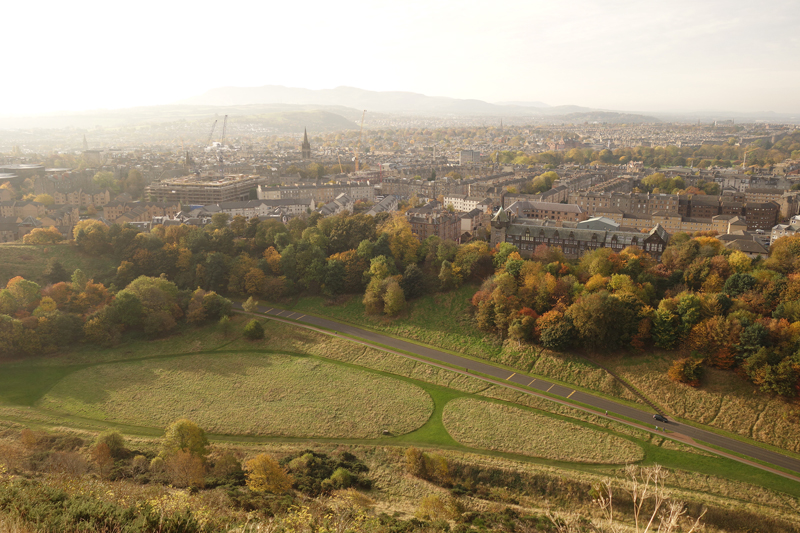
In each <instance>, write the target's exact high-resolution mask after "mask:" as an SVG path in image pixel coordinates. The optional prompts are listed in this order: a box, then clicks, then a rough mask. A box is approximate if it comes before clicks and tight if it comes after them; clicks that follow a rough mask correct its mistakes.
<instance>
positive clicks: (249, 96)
mask: <svg viewBox="0 0 800 533" xmlns="http://www.w3.org/2000/svg"><path fill="white" fill-rule="evenodd" d="M175 103H176V104H188V105H220V106H227V105H249V104H295V105H340V106H344V107H350V108H354V109H368V110H370V111H376V112H380V113H400V114H405V113H408V114H432V113H437V114H442V113H443V114H452V115H494V116H500V115H508V116H531V117H543V116H547V115H562V114H566V113H576V112H589V111H608V110H604V109H595V108H589V107H583V106H576V105H562V106H550V105H548V104H545V103H543V102H509V103H502V104H495V103H490V102H486V101H484V100H479V99H476V98H466V99H465V98H451V97H447V96H427V95H425V94H422V93H416V92H410V91H370V90H367V89H359V88H357V87H349V86H339V87H335V88H333V89H304V88H300V87H286V86H284V85H262V86H259V87H235V86H226V87H217V88H214V89H210V90H208V91H206V92H205V93H203V94H201V95H197V96H192V97H189V98H185V99H183V100H179V101H177V102H175ZM653 118H655V117H653Z"/></svg>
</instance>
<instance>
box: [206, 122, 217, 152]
mask: <svg viewBox="0 0 800 533" xmlns="http://www.w3.org/2000/svg"><path fill="white" fill-rule="evenodd" d="M216 127H217V121H216V120H215V121H214V123H213V124H212V125H211V133H209V134H208V142H207V143H206V146H209V145H211V139H213V138H214V128H216Z"/></svg>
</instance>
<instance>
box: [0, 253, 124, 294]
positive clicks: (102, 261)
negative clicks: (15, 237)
mask: <svg viewBox="0 0 800 533" xmlns="http://www.w3.org/2000/svg"><path fill="white" fill-rule="evenodd" d="M51 258H56V259H58V260H59V261H60V262H61V264H62V265H64V268H65V269H66V271H67V272H68V273H70V274H72V272H73V271H74V270H75V269H76V268H80V269H81V270H83V272H84V273H85V274H86V275H87V276H88V277H89V278H90V279H100V277H101V276H104V275H106V274H107V273H108V272H110V270H111V269H112V268H115V267H116V264H114V263H113V261H112V260H110V259H109V258H106V257H95V256H88V255H84V254H81V253H80V252H78V250H77V248H75V247H74V246H72V245H69V244H58V245H50V246H38V245H32V244H0V287H5V286H6V283H8V280H10V279H11V278H13V277H14V276H23V277H24V278H25V279H29V280H31V281H35V282H36V283H39V284H40V285H42V286H44V285H45V282H44V280H43V279H42V273H43V272H44V270H45V269H46V268H47V262H48V261H49V260H50V259H51Z"/></svg>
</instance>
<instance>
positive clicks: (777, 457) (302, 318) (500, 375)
mask: <svg viewBox="0 0 800 533" xmlns="http://www.w3.org/2000/svg"><path fill="white" fill-rule="evenodd" d="M259 311H260V312H261V313H264V314H267V315H269V316H275V317H280V318H284V319H289V320H293V321H295V322H300V323H302V324H307V325H309V326H315V327H319V328H324V329H328V330H332V331H337V332H340V333H344V334H346V335H351V336H353V337H358V338H360V339H363V340H365V341H367V342H370V343H375V344H381V345H383V346H388V347H390V348H393V349H395V350H400V351H404V352H408V353H412V354H417V355H419V356H422V357H424V358H427V359H432V360H434V361H439V362H441V363H444V364H446V365H450V366H455V367H459V368H463V369H466V370H468V371H470V372H479V373H481V374H485V375H487V376H491V377H493V378H496V379H497V380H499V381H503V382H508V383H509V385H510V384H514V385H521V386H524V387H528V388H532V389H534V390H539V391H542V392H546V393H548V394H551V395H554V396H556V397H562V398H568V399H570V400H574V401H576V402H580V403H583V404H585V405H589V406H591V407H594V408H596V409H597V410H599V411H601V413H602V412H603V411H608V412H609V413H616V414H617V415H621V416H625V417H627V418H630V419H633V420H636V421H637V422H639V423H641V424H642V425H646V426H648V427H650V428H651V429H654V428H655V426H656V425H658V426H659V427H664V426H665V425H664V424H662V423H657V422H656V421H655V420H653V415H652V413H649V412H646V411H642V410H639V409H636V408H635V407H631V406H628V405H624V404H620V403H617V402H614V401H612V400H608V399H606V398H603V397H600V396H595V395H593V394H588V393H586V392H583V391H576V390H575V389H573V388H571V387H566V386H564V385H559V384H556V383H553V382H550V381H547V380H544V379H540V378H535V379H534V378H532V377H531V376H527V375H525V374H517V373H515V372H512V371H509V370H506V369H503V368H498V367H496V366H494V365H492V364H490V363H483V362H480V361H474V360H472V359H467V358H465V357H460V356H458V355H453V354H451V353H447V352H443V351H441V350H437V349H435V348H429V347H427V346H420V345H419V344H414V343H411V342H407V341H404V340H400V339H395V338H393V337H389V336H386V335H382V334H380V333H375V332H373V331H369V330H365V329H361V328H359V327H356V326H351V325H350V324H344V323H342V322H337V321H335V320H330V319H327V318H320V317H316V316H309V315H305V314H303V313H302V312H296V311H287V310H284V309H279V308H271V307H269V306H262V307H260V308H259ZM666 428H667V429H668V430H669V431H672V432H674V433H678V434H681V435H685V436H686V437H690V438H691V439H695V440H699V441H703V442H706V443H708V444H712V445H714V446H719V447H720V448H724V449H726V450H730V451H732V452H736V453H739V454H742V455H745V456H748V457H752V458H754V459H758V460H760V461H764V462H767V463H770V464H773V465H777V466H780V467H783V468H786V469H789V470H792V471H794V472H797V473H800V460H797V459H793V458H791V457H787V456H785V455H782V454H780V453H776V452H771V451H769V450H765V449H763V448H759V447H758V446H753V445H752V444H747V443H745V442H741V441H739V440H736V439H732V438H729V437H725V436H722V435H719V434H717V433H712V432H711V431H706V430H704V429H699V428H696V427H694V426H689V425H686V424H681V423H679V422H674V421H670V422H669V424H666Z"/></svg>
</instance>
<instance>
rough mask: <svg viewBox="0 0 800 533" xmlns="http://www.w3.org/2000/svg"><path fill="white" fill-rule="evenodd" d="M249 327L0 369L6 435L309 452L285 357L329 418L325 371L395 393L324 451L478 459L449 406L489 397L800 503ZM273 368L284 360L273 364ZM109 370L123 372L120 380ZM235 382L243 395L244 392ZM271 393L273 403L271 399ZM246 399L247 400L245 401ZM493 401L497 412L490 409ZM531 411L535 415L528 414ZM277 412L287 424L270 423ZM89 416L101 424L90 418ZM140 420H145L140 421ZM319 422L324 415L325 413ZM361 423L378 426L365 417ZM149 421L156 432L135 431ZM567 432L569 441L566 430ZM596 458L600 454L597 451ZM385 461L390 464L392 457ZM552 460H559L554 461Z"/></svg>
mask: <svg viewBox="0 0 800 533" xmlns="http://www.w3.org/2000/svg"><path fill="white" fill-rule="evenodd" d="M247 320H249V318H248V317H244V316H241V315H238V316H236V317H234V319H233V321H232V322H233V333H232V334H230V335H229V336H227V337H226V336H225V335H223V334H222V332H221V331H219V328H218V327H217V326H216V325H214V324H210V325H207V326H206V327H204V328H201V329H185V330H180V331H178V332H177V333H176V334H175V335H172V336H170V337H168V338H165V339H160V340H156V341H145V340H141V339H137V338H135V337H130V336H128V337H126V339H125V342H124V343H123V345H121V346H119V347H117V348H114V349H110V350H102V349H97V348H93V347H89V346H84V347H80V348H78V349H76V350H75V351H73V352H69V353H67V354H60V355H51V356H46V357H41V358H30V359H26V360H20V361H17V362H14V363H3V364H0V429H2V428H3V427H6V428H8V429H7V430H5V431H12V432H14V431H16V432H17V433H18V432H19V429H20V428H21V427H32V428H34V429H44V430H56V431H68V432H72V433H76V432H77V433H78V434H80V435H81V436H86V438H89V439H91V438H93V435H94V434H96V432H98V431H102V430H104V429H107V428H113V429H117V430H119V431H121V432H123V433H124V434H126V435H127V436H129V437H130V438H135V439H138V440H140V441H142V442H149V443H150V444H148V445H150V446H155V444H154V443H155V441H154V440H148V439H156V438H158V437H159V436H160V435H161V433H162V428H163V427H164V426H165V425H166V424H167V423H169V422H171V421H172V420H173V419H174V418H177V417H178V416H187V417H189V418H190V419H193V420H195V421H197V422H198V423H200V424H201V426H203V427H205V429H206V430H207V431H208V432H209V433H210V434H211V437H212V439H213V440H214V442H215V444H216V445H224V443H228V444H231V443H236V445H241V446H245V447H253V446H262V445H264V444H265V443H266V442H271V443H272V444H271V445H274V446H280V445H281V444H280V442H286V443H287V444H286V445H289V444H288V443H293V442H294V443H295V444H294V445H300V446H307V445H310V444H312V443H313V442H322V441H324V440H325V438H324V437H322V436H316V437H308V438H304V437H303V435H309V434H311V433H309V432H308V431H307V426H308V425H309V424H310V423H311V422H309V421H308V420H305V421H304V420H301V418H303V417H305V418H306V419H308V418H309V417H316V416H317V415H315V414H314V412H313V410H312V408H308V409H307V410H305V411H304V410H303V409H305V408H307V407H308V405H307V404H305V403H304V402H306V401H307V399H308V398H299V399H295V398H292V397H289V396H286V397H283V398H280V399H278V401H277V402H276V401H273V402H269V401H268V400H270V399H274V398H275V397H279V396H280V394H281V393H282V392H284V391H282V390H281V389H280V387H268V386H267V384H269V383H270V379H272V378H275V377H276V376H277V377H280V378H281V379H283V377H284V376H290V373H282V372H284V370H283V369H282V366H283V364H284V363H283V361H284V360H285V361H287V363H286V364H289V363H288V361H295V362H296V361H302V362H301V363H296V364H295V363H293V364H295V367H296V368H295V369H294V370H295V372H294V373H293V376H294V377H295V378H296V379H298V380H300V381H306V380H310V381H311V382H312V383H314V387H322V389H319V388H317V389H316V390H315V391H312V394H319V396H317V398H321V400H320V402H321V403H322V405H324V406H325V407H326V408H327V406H328V405H331V406H332V409H335V408H336V406H337V405H341V402H342V400H341V398H340V399H335V398H334V400H335V401H334V400H331V399H330V398H329V395H328V393H329V388H330V386H332V382H331V380H330V377H329V376H327V374H326V377H325V378H324V379H320V376H321V372H318V371H317V370H318V369H322V370H323V371H324V369H327V368H328V367H335V368H336V371H335V372H336V373H337V374H336V375H341V376H343V379H342V380H340V381H337V382H335V383H336V384H342V383H345V384H348V385H349V384H352V383H359V382H360V380H361V379H362V376H363V375H364V374H367V375H369V376H371V378H373V379H374V380H375V382H382V381H383V380H386V383H389V384H390V387H389V388H388V390H387V388H385V387H384V388H383V389H381V388H380V387H378V386H377V385H376V387H375V388H374V389H373V390H376V391H379V392H380V395H379V397H378V398H377V400H376V399H375V398H373V397H369V398H366V399H364V398H361V399H354V398H353V397H351V401H350V402H346V401H345V402H343V403H344V407H343V408H342V410H340V411H339V412H338V413H336V414H337V415H338V416H339V418H327V419H325V418H322V419H320V420H314V421H313V424H315V426H314V427H317V428H322V431H325V432H326V433H327V432H328V431H329V430H330V429H329V428H333V430H332V431H331V432H330V433H327V434H332V435H340V436H339V437H333V438H332V439H331V441H329V444H328V445H331V446H336V445H337V443H338V444H341V445H347V446H358V445H363V446H364V447H365V449H366V448H369V447H370V446H372V448H370V449H382V450H392V449H394V450H397V453H400V454H401V455H400V456H402V449H403V447H404V446H408V445H414V446H421V447H427V448H436V449H439V450H447V453H456V452H459V451H461V452H468V451H469V453H473V452H478V450H477V449H474V448H473V449H471V450H469V449H467V448H465V446H467V444H460V443H459V442H458V441H457V440H454V438H453V436H455V435H453V436H451V435H450V434H449V433H448V431H447V429H446V428H445V423H444V417H445V408H446V407H447V406H448V404H450V403H453V402H456V403H453V405H456V406H457V405H458V403H457V402H462V401H467V400H469V401H476V402H481V403H483V402H485V401H486V400H482V399H481V397H482V396H485V397H489V398H494V399H497V400H501V401H502V402H514V403H519V404H521V405H523V406H525V407H523V408H520V409H518V411H519V412H521V413H522V414H523V415H525V416H526V417H527V416H528V415H536V416H539V417H544V418H545V419H547V421H546V422H545V423H543V424H540V425H541V426H542V427H550V426H549V425H548V424H550V423H555V424H564V425H565V427H572V428H575V429H573V430H569V431H575V432H577V434H579V435H583V436H585V437H586V439H585V440H586V441H588V442H590V443H591V446H592V447H596V443H597V442H605V441H606V440H608V439H609V438H612V440H613V439H620V440H621V441H622V442H624V443H628V444H630V445H633V448H634V450H639V451H637V452H636V453H637V454H638V455H636V457H642V456H643V457H644V458H643V459H642V461H641V462H642V464H652V463H659V464H662V465H664V466H666V467H668V468H670V469H675V470H684V471H687V472H690V473H696V474H697V475H699V476H710V477H709V479H712V478H719V479H723V478H727V479H728V480H731V483H734V482H735V483H741V484H743V486H745V485H744V484H746V483H750V484H755V485H759V486H761V487H765V489H764V490H776V491H781V492H784V493H787V494H791V495H793V496H796V497H800V486H798V485H797V484H796V483H793V482H791V481H788V480H786V479H785V478H780V477H778V476H776V475H774V474H770V473H767V472H764V471H762V470H758V469H756V468H754V467H750V466H746V465H742V464H741V463H737V462H735V461H732V460H727V459H722V458H719V457H716V456H710V455H708V454H702V453H696V451H695V450H694V449H692V448H688V447H686V446H684V445H680V444H676V443H673V442H672V441H668V440H662V439H661V438H660V437H654V436H653V435H651V434H648V433H646V432H642V431H640V430H637V429H635V428H630V427H628V426H625V425H622V424H620V423H618V422H614V421H612V420H608V419H606V418H605V417H602V416H595V415H591V414H589V413H584V412H582V411H579V410H578V409H575V408H573V407H569V406H562V405H559V404H556V403H554V402H552V401H550V400H547V399H544V398H538V397H533V396H529V395H524V394H522V393H519V392H516V391H513V390H510V389H505V388H502V387H496V386H491V385H488V384H486V383H485V382H481V381H480V380H478V379H477V378H475V377H474V376H467V375H462V374H459V373H457V372H454V371H451V370H445V369H437V368H434V367H431V366H429V365H426V364H424V363H417V362H415V361H411V360H409V359H407V358H404V357H402V356H399V355H394V354H389V353H386V352H382V351H379V350H376V349H372V348H366V347H364V346H362V345H359V344H356V343H354V342H352V341H349V340H347V339H343V338H333V337H330V336H328V335H324V334H321V333H317V332H314V331H309V330H305V329H301V328H297V327H294V326H291V325H288V324H284V323H279V322H276V321H272V320H264V325H265V330H266V335H267V338H266V339H265V340H263V341H257V342H250V341H246V340H244V339H242V338H240V337H238V335H239V333H240V332H241V329H242V328H243V325H244V323H245V322H246V321H247ZM305 354H308V355H305ZM253 361H256V363H253ZM271 361H272V362H271ZM276 361H277V363H274V364H273V362H276ZM309 363H310V364H311V365H312V366H314V365H319V366H315V367H314V368H313V369H309V368H308V367H305V366H303V365H307V364H309ZM298 368H299V369H298ZM110 369H116V370H114V371H113V372H112V370H110ZM123 369H124V371H123ZM167 372H168V373H169V374H171V377H167V378H166V379H165V378H164V377H162V373H167ZM286 372H289V371H288V370H287V371H286ZM107 373H110V374H108V375H107ZM290 377H291V376H290ZM102 379H111V380H114V381H115V385H114V386H112V387H107V390H105V391H103V387H101V386H100V385H102V384H103V381H102ZM286 379H289V378H288V377H287V378H286ZM281 383H282V384H283V382H281ZM237 384H240V385H241V386H239V387H237V386H236V385H237ZM148 387H149V388H148ZM406 387H410V389H409V390H418V391H421V393H422V396H423V402H424V403H425V405H426V406H427V407H425V410H424V414H425V416H422V415H417V414H416V413H415V411H414V410H413V409H406V407H405V406H404V405H402V404H398V403H391V402H397V401H399V400H398V398H397V395H398V391H402V390H405V388H406ZM126 388H127V390H126ZM151 388H157V391H156V393H157V394H158V395H161V397H162V401H160V402H155V401H150V400H148V401H149V403H148V401H145V400H144V398H143V396H142V395H141V394H143V392H146V391H148V390H150V389H151ZM92 391H95V392H92ZM98 391H99V392H98ZM320 391H322V392H320ZM137 393H140V396H138V397H137V396H136V394H137ZM270 394H274V395H275V396H274V397H270V396H269V395H270ZM478 395H479V396H478ZM43 396H47V398H46V401H41V402H40V399H41V398H42V397H43ZM232 398H233V400H232ZM239 399H242V401H238V400H239ZM386 399H389V401H390V403H388V404H387V405H390V406H393V409H394V410H391V409H390V408H386V409H384V408H383V407H381V406H380V405H379V404H378V402H383V401H385V400H386ZM234 400H235V401H234ZM400 400H402V398H400ZM290 401H294V402H296V403H294V404H291V411H292V413H291V414H285V413H282V412H281V409H271V410H269V409H268V408H267V407H265V408H264V409H263V410H264V412H266V415H264V416H263V417H262V418H261V419H259V417H261V416H262V413H260V412H257V410H256V407H254V405H255V404H256V403H258V402H261V404H262V405H273V404H278V405H280V404H281V402H290ZM50 402H53V403H52V404H50ZM336 402H340V403H338V404H337V403H336ZM488 403H491V404H493V405H499V404H498V403H496V402H492V401H488ZM353 404H355V405H357V406H358V408H359V411H358V416H359V419H358V420H357V421H356V423H362V422H363V426H356V429H358V428H359V427H362V428H363V427H366V429H365V430H364V432H363V433H361V434H358V433H353V432H347V433H348V434H346V435H342V434H343V433H344V431H342V430H341V428H340V427H339V425H340V424H339V421H340V420H342V419H344V416H345V415H347V414H348V413H351V412H352V411H348V409H352V408H353ZM44 405H50V407H54V408H55V409H54V410H51V409H50V408H48V409H43V408H40V407H39V406H44ZM132 405H133V406H134V407H132ZM218 405H227V408H228V409H229V410H228V411H227V414H225V415H221V414H219V413H217V412H216V411H217V410H218V409H216V406H218ZM287 406H289V404H287ZM364 406H366V409H365V408H364ZM312 407H313V406H312ZM451 407H452V406H451ZM506 407H508V406H506ZM526 407H527V408H533V409H534V410H536V411H528V410H527V409H526ZM62 408H65V409H66V410H68V411H70V410H71V412H75V413H76V414H68V413H64V412H63V411H61V409H62ZM508 408H509V409H512V410H513V409H516V408H513V407H508ZM80 410H82V411H80ZM135 410H140V411H142V412H144V413H145V415H140V414H133V415H131V414H130V413H131V412H133V411H135ZM162 410H165V413H161V411H162ZM79 411H80V412H79ZM406 411H407V412H408V413H409V414H410V415H411V416H417V417H418V418H417V419H416V420H417V422H416V425H415V424H409V425H408V428H409V429H408V430H407V431H408V432H407V433H405V434H399V433H398V429H397V428H393V427H388V428H387V429H389V430H390V431H392V433H393V434H394V435H397V436H383V435H378V437H379V438H378V439H377V440H375V437H376V430H377V429H379V430H381V431H382V429H383V427H382V426H383V425H384V423H383V422H382V421H381V420H379V419H380V417H381V416H384V415H385V416H387V417H389V418H384V419H383V420H388V421H389V422H390V421H391V420H394V419H393V418H391V417H394V416H397V417H401V416H402V417H405V415H406ZM362 412H366V413H367V415H363V416H362V415H361V413H362ZM387 412H388V414H386V413H387ZM62 413H63V414H62ZM117 413H122V414H123V415H125V416H127V417H130V418H125V420H129V422H127V423H125V422H123V421H119V420H118V419H116V418H115V421H112V420H111V418H109V417H110V416H111V415H113V416H114V417H118V416H119V415H118V414H117ZM253 413H255V414H253ZM298 413H299V414H300V416H298ZM550 413H552V415H551V414H550ZM428 414H429V416H427V415H428ZM273 415H275V416H286V417H287V418H284V419H276V418H268V417H269V416H273ZM467 415H469V413H467ZM467 415H465V416H467ZM87 416H93V417H96V418H86V417H87ZM137 416H140V417H141V418H136V417H137ZM322 416H325V413H323V415H322ZM364 416H369V417H371V418H369V419H368V420H361V419H362V418H364ZM426 416H427V418H426ZM503 416H505V415H503ZM103 417H106V418H103ZM160 417H161V418H160ZM237 417H238V418H237ZM162 419H163V421H162ZM270 420H277V422H275V423H276V424H281V425H282V426H284V425H285V427H286V428H288V429H286V432H285V433H266V432H263V433H262V434H265V435H276V437H275V438H273V437H269V436H264V437H262V436H252V435H247V434H245V431H243V430H241V429H239V432H233V434H232V432H230V431H228V430H227V429H226V424H230V425H236V426H241V427H244V428H245V429H246V431H250V432H252V433H257V432H262V430H263V428H266V430H267V431H269V430H271V429H273V428H270V427H267V426H268V424H269V421H270ZM239 421H241V422H239ZM142 423H146V424H152V425H150V426H142V425H137V424H142ZM514 423H515V422H512V424H514ZM303 424H306V425H305V426H304V425H303ZM377 424H381V427H380V428H374V427H372V426H373V425H377ZM398 427H399V426H398ZM253 428H255V429H253ZM290 432H291V434H292V435H294V436H296V437H295V438H297V439H299V440H298V442H295V438H283V437H280V436H277V435H289V434H290ZM563 433H564V434H568V432H567V430H565V431H564V432H563ZM485 435H486V438H493V435H494V434H493V433H492V432H491V431H490V430H487V431H486V432H485ZM498 435H500V436H503V438H506V437H505V436H504V435H503V434H502V433H499V432H498ZM510 437H514V435H510ZM623 437H624V438H623ZM308 439H310V440H308ZM326 442H328V441H326ZM300 443H302V444H300ZM376 444H377V448H375V445H376ZM512 444H515V445H520V446H524V445H525V443H524V442H523V443H522V444H520V443H514V441H512ZM470 445H471V444H470ZM476 446H477V444H476ZM507 449H514V448H507ZM484 450H485V451H483V452H481V453H482V454H483V457H484V458H486V460H491V459H492V458H496V459H497V460H498V461H501V460H511V461H517V463H515V464H519V462H522V463H525V464H530V465H537V468H538V467H541V468H552V469H553V472H559V475H564V474H565V473H567V472H572V473H575V472H580V473H583V474H588V473H595V474H599V473H602V474H608V475H616V471H615V468H614V467H613V466H611V465H609V464H604V465H602V464H594V463H592V462H580V461H579V460H575V461H574V462H568V461H565V460H557V459H549V458H539V457H538V456H525V455H523V454H522V453H519V452H514V451H512V452H504V451H499V448H498V451H495V450H491V449H488V448H486V449H484ZM591 451H592V453H594V452H596V450H591ZM387 453H389V454H390V455H391V454H392V453H395V452H387ZM570 453H573V452H572V451H570ZM555 457H560V456H558V455H555ZM514 468H517V467H514ZM397 475H398V474H397V472H394V473H392V474H391V478H392V479H397ZM691 475H693V474H687V476H689V477H691ZM708 483H709V484H711V485H709V487H712V488H710V489H709V490H710V491H712V492H716V493H717V494H724V493H721V492H719V491H718V490H717V489H715V488H713V479H712V480H711V481H708ZM420 488H424V487H423V486H419V487H417V486H416V485H415V489H414V490H417V489H420ZM723 488H724V487H723ZM723 488H720V489H719V490H723Z"/></svg>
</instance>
